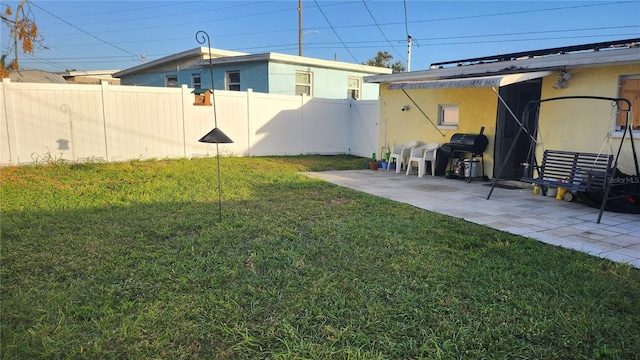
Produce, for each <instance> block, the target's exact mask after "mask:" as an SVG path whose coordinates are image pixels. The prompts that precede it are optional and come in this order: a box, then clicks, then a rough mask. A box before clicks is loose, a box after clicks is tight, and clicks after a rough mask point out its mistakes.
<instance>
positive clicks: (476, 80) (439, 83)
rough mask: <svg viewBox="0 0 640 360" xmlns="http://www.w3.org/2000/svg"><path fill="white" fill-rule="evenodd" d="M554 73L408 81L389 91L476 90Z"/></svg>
mask: <svg viewBox="0 0 640 360" xmlns="http://www.w3.org/2000/svg"><path fill="white" fill-rule="evenodd" d="M553 73H555V72H554V71H536V72H529V73H519V74H508V75H499V76H480V77H469V78H460V79H446V80H429V81H408V82H396V83H391V84H389V86H388V87H387V89H389V90H400V89H444V88H475V87H500V86H507V85H511V84H515V83H519V82H523V81H527V80H533V79H538V78H541V77H545V76H547V75H551V74H553Z"/></svg>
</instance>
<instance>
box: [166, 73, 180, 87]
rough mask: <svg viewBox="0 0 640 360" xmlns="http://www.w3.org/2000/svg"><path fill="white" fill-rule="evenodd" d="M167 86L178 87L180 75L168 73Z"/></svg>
mask: <svg viewBox="0 0 640 360" xmlns="http://www.w3.org/2000/svg"><path fill="white" fill-rule="evenodd" d="M164 86H165V87H178V75H167V76H165V77H164Z"/></svg>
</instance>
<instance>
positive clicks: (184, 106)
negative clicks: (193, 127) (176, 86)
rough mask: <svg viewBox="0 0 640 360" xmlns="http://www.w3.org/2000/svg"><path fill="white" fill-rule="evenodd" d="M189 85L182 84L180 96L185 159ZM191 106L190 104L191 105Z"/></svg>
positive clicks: (185, 154)
mask: <svg viewBox="0 0 640 360" xmlns="http://www.w3.org/2000/svg"><path fill="white" fill-rule="evenodd" d="M187 90H188V89H187V85H186V84H182V91H181V92H180V95H181V97H182V101H181V104H182V111H181V113H182V152H183V156H184V157H185V158H187V123H186V121H187V114H186V110H187V104H189V101H190V99H191V97H189V92H188V91H187ZM189 105H190V104H189Z"/></svg>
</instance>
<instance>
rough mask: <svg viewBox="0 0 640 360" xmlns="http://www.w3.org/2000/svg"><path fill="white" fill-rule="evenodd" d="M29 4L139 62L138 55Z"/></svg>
mask: <svg viewBox="0 0 640 360" xmlns="http://www.w3.org/2000/svg"><path fill="white" fill-rule="evenodd" d="M31 4H32V5H33V6H35V7H37V8H38V9H40V10H42V11H44V12H46V13H47V14H49V15H51V16H53V17H54V18H56V19H58V20H60V21H62V22H63V23H65V24H67V25H69V26H71V27H73V28H74V29H76V30H78V31H80V32H82V33H83V34H85V35H88V36H91V37H92V38H94V39H96V40H98V41H100V42H102V43H104V44H106V45H109V46H111V47H114V48H116V49H118V50H120V51H124V52H125V53H127V54H130V55H132V56H134V58H135V59H136V60H139V57H138V55H136V54H134V53H132V52H131V51H129V50H125V49H123V48H121V47H119V46H117V45H114V44H112V43H110V42H108V41H105V40H102V39H100V38H99V37H97V36H95V35H93V34H90V33H88V32H86V31H84V30H82V29H80V28H79V27H77V26H75V25H73V24H72V23H70V22H68V21H66V20H64V19H63V18H61V17H59V16H57V15H54V14H52V13H51V12H50V11H49V10H46V9H44V8H42V7H40V6H38V4H35V3H33V2H31Z"/></svg>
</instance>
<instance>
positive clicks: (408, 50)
mask: <svg viewBox="0 0 640 360" xmlns="http://www.w3.org/2000/svg"><path fill="white" fill-rule="evenodd" d="M409 71H411V35H408V34H407V72H409Z"/></svg>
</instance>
